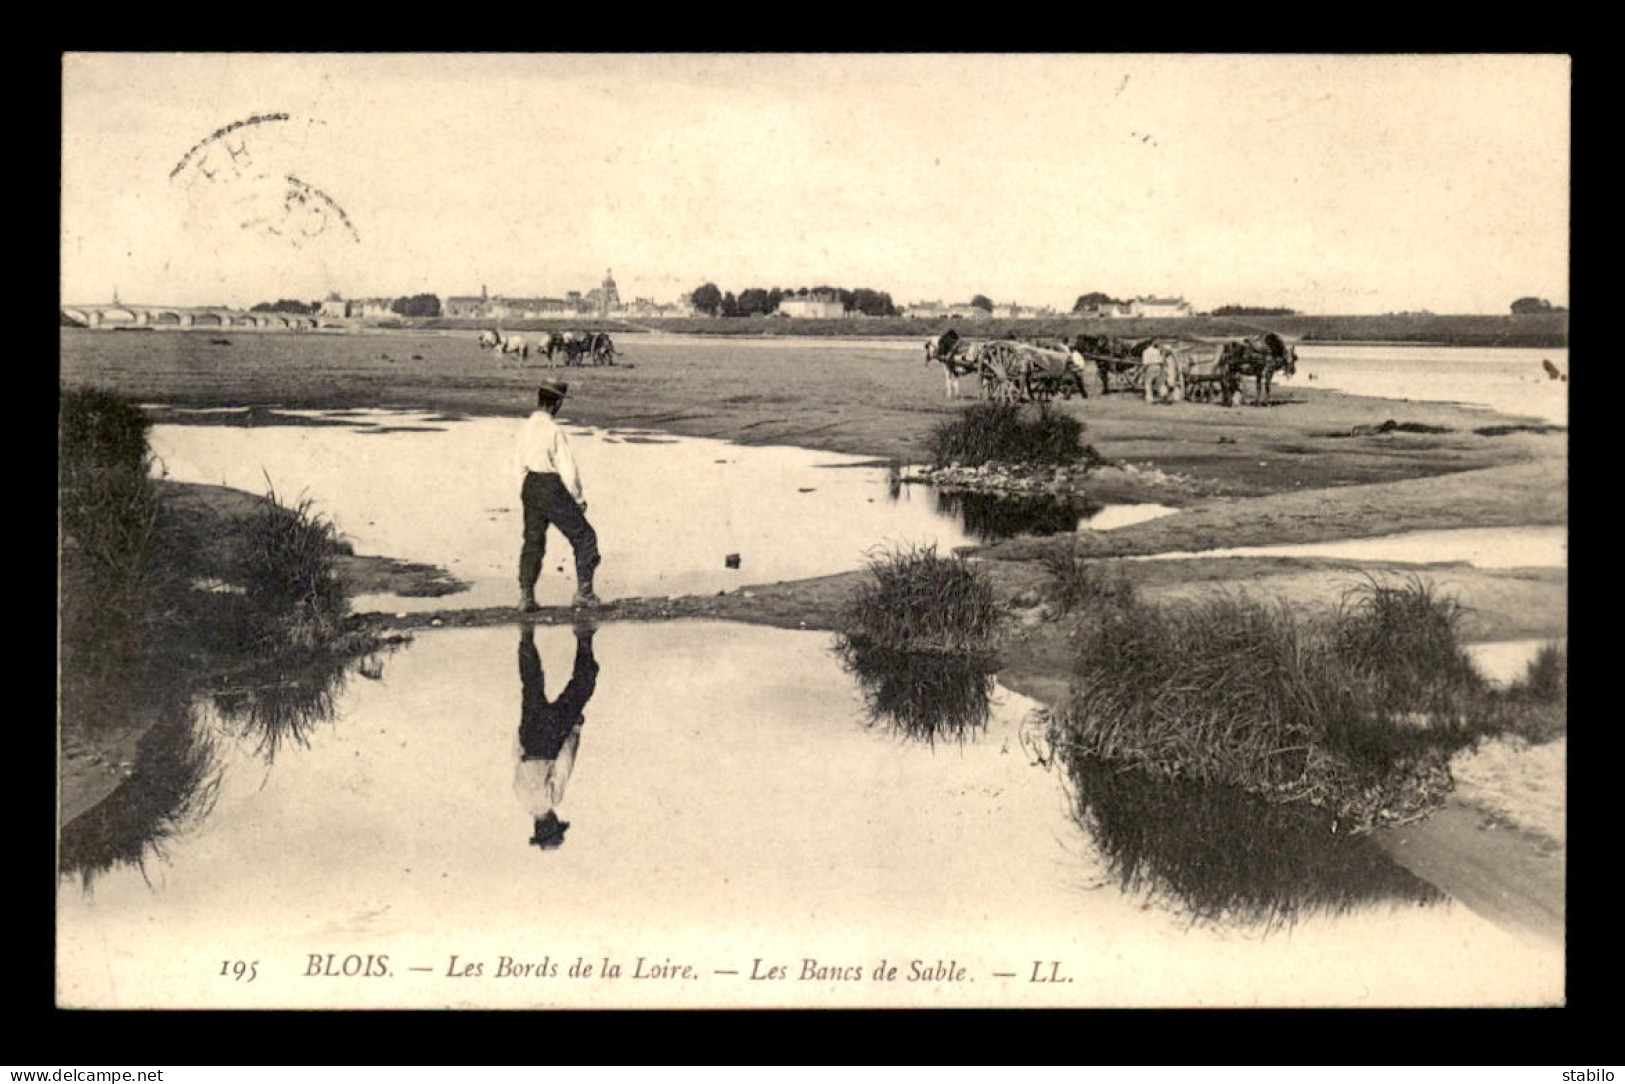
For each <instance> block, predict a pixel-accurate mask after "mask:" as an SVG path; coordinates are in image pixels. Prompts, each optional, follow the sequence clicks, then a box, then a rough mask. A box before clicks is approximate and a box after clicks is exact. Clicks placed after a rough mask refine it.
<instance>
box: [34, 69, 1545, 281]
mask: <svg viewBox="0 0 1625 1084" xmlns="http://www.w3.org/2000/svg"><path fill="white" fill-rule="evenodd" d="M1569 77H1570V67H1569V60H1568V58H1566V57H1562V56H1461V57H1454V56H1442V57H1408V56H1393V57H1354V56H1158V55H1064V56H1030V55H1022V56H1000V55H986V56H976V55H952V56H931V55H925V56H902V55H858V56H840V55H746V56H739V55H626V56H579V55H550V54H540V55H511V54H502V55H491V56H480V55H467V54H457V55H445V56H438V55H405V54H394V55H334V54H323V55H311V56H286V55H283V56H261V55H253V54H243V55H222V54H70V55H68V56H66V57H64V59H63V140H62V299H63V301H64V302H70V303H71V302H93V301H104V300H108V299H110V297H111V295H112V292H113V289H114V288H115V286H116V287H117V289H118V291H119V293H120V295H121V296H122V297H123V298H124V299H125V300H129V301H144V302H154V303H156V302H166V303H172V304H216V303H218V304H232V305H244V306H246V305H249V304H252V303H254V302H256V301H262V300H274V299H276V298H280V297H291V298H300V299H307V300H308V299H312V298H317V297H322V296H325V295H326V294H327V293H328V292H329V291H337V292H338V293H340V294H341V295H343V296H346V297H360V296H398V295H401V294H412V293H420V292H429V293H436V294H439V295H441V296H442V297H445V296H446V295H449V294H466V293H478V292H479V288H480V286H481V285H482V284H483V285H485V286H487V287H488V288H489V289H490V291H491V292H492V293H502V294H509V295H525V296H536V295H540V296H562V295H563V293H564V292H565V291H567V290H571V289H579V290H583V291H585V290H587V289H590V288H591V287H593V286H595V285H597V283H598V282H599V280H600V279H601V278H602V277H603V274H604V271H605V269H606V268H613V269H614V273H615V278H616V281H617V283H618V284H619V287H620V292H621V295H622V297H623V298H626V299H631V298H633V297H640V296H641V297H652V298H654V299H656V300H662V301H668V300H674V299H675V298H676V297H677V296H678V295H679V294H681V293H683V292H685V291H687V290H690V289H692V288H694V287H695V286H697V285H699V284H701V283H703V282H706V281H713V282H715V283H717V285H718V286H720V287H721V288H722V289H724V290H733V291H735V292H737V291H739V290H742V289H744V288H747V287H750V286H763V287H771V286H787V287H794V286H803V285H806V286H811V285H817V284H820V283H828V284H832V285H840V286H847V287H858V286H868V287H872V288H874V289H879V290H885V291H888V292H890V293H891V295H892V298H893V299H894V300H895V301H897V302H898V303H899V304H905V303H907V302H910V301H915V300H921V299H927V300H935V299H941V300H945V301H966V300H969V298H970V297H971V296H972V295H973V294H976V293H982V294H986V295H987V296H989V297H991V298H993V299H994V300H995V301H1019V302H1022V303H1024V304H1049V305H1055V306H1057V307H1061V308H1070V307H1071V305H1072V302H1073V300H1074V299H1075V298H1076V297H1077V296H1078V295H1079V294H1081V293H1085V292H1088V291H1092V290H1103V291H1106V292H1108V293H1111V294H1113V295H1115V296H1119V297H1130V296H1135V295H1139V294H1158V295H1168V294H1176V295H1181V296H1184V297H1185V298H1187V299H1188V300H1189V301H1191V302H1192V303H1193V304H1194V305H1196V307H1197V308H1198V309H1206V308H1211V307H1214V306H1217V305H1223V304H1226V303H1232V302H1235V303H1244V304H1281V305H1288V306H1291V307H1293V308H1297V309H1301V310H1304V311H1310V312H1350V313H1353V312H1386V311H1392V310H1400V309H1430V310H1432V311H1434V312H1505V311H1507V306H1508V305H1509V304H1510V303H1511V301H1512V300H1513V299H1514V298H1516V297H1520V296H1523V295H1526V294H1533V295H1536V296H1539V297H1545V298H1548V299H1549V300H1551V301H1552V302H1553V303H1555V304H1566V303H1567V300H1568V260H1569V249H1568V228H1569V227H1568V218H1569V195H1568V188H1569V95H1570V82H1569ZM284 116H285V118H286V119H282V118H283V117H284ZM256 117H260V118H265V117H270V118H275V119H264V120H259V121H256V122H254V123H241V122H245V121H249V120H250V119H251V118H256ZM233 124H239V125H240V126H239V127H236V128H234V129H232V130H230V131H228V132H227V133H226V134H224V135H223V136H221V137H220V138H217V139H214V140H212V141H208V142H204V141H207V140H209V137H210V136H211V134H212V133H215V132H217V131H219V130H221V129H224V128H227V127H228V126H230V125H233ZM200 143H202V144H203V145H202V146H199V144H200Z"/></svg>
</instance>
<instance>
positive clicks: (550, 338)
mask: <svg viewBox="0 0 1625 1084" xmlns="http://www.w3.org/2000/svg"><path fill="white" fill-rule="evenodd" d="M479 343H480V349H482V350H490V351H491V352H493V353H495V354H497V355H498V356H503V355H507V354H518V355H519V360H520V362H521V364H522V363H524V362H525V361H528V360H529V359H530V352H531V343H530V342H529V341H527V340H526V338H525V337H524V336H523V335H512V334H509V333H507V332H504V331H499V330H496V329H494V328H492V329H489V330H486V331H482V332H480V338H479ZM535 349H536V352H537V353H539V354H545V355H546V356H547V363H548V365H549V366H552V365H553V364H554V360H555V358H557V357H558V356H559V355H563V358H564V364H565V365H571V366H575V365H614V364H615V341H614V340H613V339H611V338H610V337H609V333H608V332H605V331H554V332H550V333H549V334H548V335H547V336H545V337H539V338H538V339H537V340H536V343H535Z"/></svg>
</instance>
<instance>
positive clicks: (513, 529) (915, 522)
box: [152, 410, 1160, 611]
mask: <svg viewBox="0 0 1625 1084" xmlns="http://www.w3.org/2000/svg"><path fill="white" fill-rule="evenodd" d="M278 414H282V415H287V416H289V417H291V418H294V419H297V420H298V421H299V422H300V423H302V424H285V425H269V426H267V425H258V426H253V427H243V426H223V425H209V424H202V425H199V424H188V425H172V424H161V425H157V426H155V427H154V428H153V430H152V447H153V451H154V453H155V454H156V456H157V458H158V462H159V464H160V466H161V468H162V469H163V470H164V471H166V472H167V474H168V476H169V477H171V478H173V479H175V480H177V481H185V482H200V483H211V484H221V485H227V486H232V487H234V488H239V489H245V490H248V491H250V492H255V493H263V492H265V491H266V488H267V479H269V482H270V484H271V486H273V487H274V488H275V490H276V492H277V494H278V495H279V497H281V498H282V499H283V500H284V501H291V500H296V499H298V498H299V497H300V496H301V495H308V496H310V497H312V498H313V499H314V500H315V502H316V505H315V507H316V508H317V510H319V511H321V512H322V513H324V514H325V515H326V516H328V517H329V518H330V519H332V520H333V521H334V522H335V523H336V524H337V525H338V527H339V529H340V530H341V531H342V532H344V534H345V535H346V536H347V537H349V538H350V539H351V541H352V542H353V544H354V546H355V550H356V552H357V553H362V554H377V555H383V556H388V557H396V558H401V559H405V560H412V561H422V562H428V563H431V564H435V565H439V566H440V567H443V568H446V569H448V570H449V571H450V572H451V574H452V575H453V576H455V577H457V578H458V579H459V580H462V581H465V582H467V583H469V584H470V588H469V590H468V591H466V592H461V593H459V594H457V595H454V596H451V597H450V598H440V599H435V598H428V599H422V598H419V599H411V598H400V597H398V596H392V595H366V596H361V597H359V598H357V599H355V600H354V608H355V609H356V610H358V611H366V610H376V609H386V610H423V609H441V608H444V607H445V606H447V605H451V606H456V607H477V606H492V605H509V604H511V603H512V602H513V601H514V599H515V597H516V594H517V578H518V569H517V566H518V554H519V543H520V534H521V522H522V517H521V512H520V507H519V494H518V489H519V481H518V478H517V477H516V476H515V475H514V473H513V469H512V467H511V455H512V444H513V440H514V435H515V433H516V431H517V429H518V426H519V421H518V420H517V419H503V418H456V417H450V416H447V415H442V414H424V413H405V412H399V411H387V410H351V411H316V410H306V411H279V412H278ZM565 428H566V431H567V432H568V433H569V434H570V441H571V449H572V451H573V452H574V454H575V456H576V458H577V461H578V463H579V464H580V468H581V474H582V480H583V485H584V489H585V493H586V498H587V502H588V518H589V519H590V520H591V521H592V523H593V526H594V528H595V529H596V530H597V532H598V537H599V548H600V550H601V552H602V554H603V565H602V567H601V568H600V569H599V574H598V582H597V588H598V593H599V594H600V596H602V597H604V598H606V599H614V598H622V597H629V596H671V595H691V594H713V593H715V592H717V591H722V590H730V589H733V588H737V587H740V586H744V585H747V584H755V583H773V582H778V581H782V580H795V579H803V578H807V577H812V576H821V575H828V574H831V573H836V572H845V571H848V570H851V569H854V568H861V567H862V566H863V565H864V563H865V561H866V560H867V557H868V554H869V553H870V552H871V551H873V550H874V549H875V548H876V547H890V546H909V545H935V546H937V547H938V549H939V551H941V552H944V553H946V552H948V551H949V550H951V549H953V548H954V547H957V546H962V545H969V544H974V543H978V542H984V541H990V540H993V539H995V538H1001V537H1009V536H1011V535H1014V534H1017V533H1021V532H1023V531H1027V530H1038V531H1040V532H1046V531H1047V532H1053V531H1055V530H1071V529H1073V528H1074V527H1076V526H1078V525H1079V524H1080V523H1082V524H1085V525H1094V524H1095V522H1096V520H1097V519H1098V520H1099V521H1100V524H1101V525H1102V527H1104V525H1105V524H1107V523H1111V522H1113V521H1114V520H1115V521H1116V522H1117V523H1119V524H1120V523H1123V522H1128V521H1130V520H1132V519H1133V518H1134V516H1135V515H1136V514H1137V513H1138V514H1141V515H1143V514H1146V513H1144V512H1143V511H1139V510H1140V509H1142V508H1148V507H1151V506H1124V505H1117V506H1102V505H1098V504H1094V505H1090V504H1084V503H1075V502H1068V503H1067V504H1066V506H1065V507H1061V508H1054V507H1048V506H1046V507H1044V508H1041V509H1037V510H1036V511H1035V510H1032V509H1027V510H1025V511H1024V512H1023V513H1022V514H1000V515H996V516H989V515H986V514H982V515H979V516H978V515H974V514H973V513H969V512H967V510H966V506H964V505H963V504H955V503H951V502H949V501H946V500H944V499H942V498H941V496H940V495H938V494H935V493H933V492H920V490H921V489H922V487H918V486H898V485H896V484H895V482H894V481H893V480H892V479H890V478H889V477H888V472H887V471H886V470H885V469H884V468H882V467H877V466H874V465H872V464H873V460H868V459H862V458H860V457H856V456H847V455H836V454H833V453H826V452H814V451H808V450H806V449H802V448H792V447H776V446H766V447H757V446H749V447H747V446H741V445H736V444H730V443H727V442H724V441H718V440H704V439H699V438H690V437H671V436H664V435H661V434H658V433H653V432H651V431H648V430H642V429H603V430H599V429H589V428H582V427H579V426H573V425H570V424H568V423H566V425H565ZM866 464H867V465H866ZM1005 503H1006V504H1007V505H1011V506H1013V505H1015V504H1019V503H1020V502H1005ZM1156 511H1160V509H1154V510H1153V513H1152V514H1155V512H1156ZM1057 517H1058V518H1057ZM731 554H738V555H739V567H738V568H729V567H727V560H726V559H727V557H728V556H729V555H731ZM574 587H575V583H574V565H573V562H572V561H571V559H570V550H569V545H568V543H567V542H565V540H564V539H563V537H562V536H561V535H559V534H558V532H557V531H550V532H549V534H548V558H547V561H546V563H545V566H544V569H543V576H542V582H541V584H540V585H539V589H538V597H539V599H540V600H541V601H542V602H543V603H545V604H562V603H564V602H566V601H567V600H568V599H569V597H570V594H571V593H572V592H573V590H574Z"/></svg>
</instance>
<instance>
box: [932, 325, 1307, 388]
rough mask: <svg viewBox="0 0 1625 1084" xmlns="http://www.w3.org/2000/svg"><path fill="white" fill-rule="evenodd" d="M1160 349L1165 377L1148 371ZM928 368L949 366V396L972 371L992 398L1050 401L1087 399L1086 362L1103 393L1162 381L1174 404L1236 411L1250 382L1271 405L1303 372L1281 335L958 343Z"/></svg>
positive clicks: (940, 351) (937, 351)
mask: <svg viewBox="0 0 1625 1084" xmlns="http://www.w3.org/2000/svg"><path fill="white" fill-rule="evenodd" d="M1152 345H1155V346H1156V347H1157V349H1158V352H1159V353H1160V354H1161V356H1162V361H1161V362H1160V363H1158V364H1160V365H1161V366H1162V367H1163V371H1162V372H1161V373H1160V374H1158V373H1154V372H1148V366H1147V360H1146V351H1147V350H1148V349H1149V348H1150V347H1151V346H1152ZM925 362H926V364H927V365H931V364H933V363H935V364H938V365H941V366H942V368H943V372H944V374H945V377H946V387H947V395H948V397H949V398H958V397H959V380H960V378H961V377H963V376H967V375H969V374H972V373H974V374H976V375H977V377H978V379H979V385H980V392H981V395H982V398H984V399H996V400H1004V401H1011V402H1028V401H1038V402H1045V401H1048V400H1049V399H1053V398H1054V397H1055V396H1056V395H1057V394H1059V395H1064V396H1067V397H1070V396H1071V395H1072V394H1073V393H1074V392H1076V393H1077V394H1078V395H1080V396H1082V397H1085V398H1087V397H1088V394H1089V392H1088V389H1087V388H1086V387H1085V385H1084V380H1083V373H1084V363H1085V362H1092V363H1093V364H1094V367H1095V372H1096V374H1097V375H1098V376H1099V379H1100V388H1101V394H1103V395H1106V394H1110V393H1111V391H1112V380H1113V378H1114V377H1116V378H1117V382H1118V387H1119V389H1120V390H1143V389H1144V388H1145V387H1146V384H1147V382H1148V381H1152V380H1155V379H1159V378H1160V382H1161V383H1162V385H1163V386H1164V387H1165V388H1166V389H1168V393H1169V394H1170V396H1171V397H1173V398H1176V399H1178V398H1185V399H1191V400H1193V401H1196V402H1209V401H1213V400H1215V399H1216V400H1218V401H1220V402H1223V403H1224V405H1226V406H1233V405H1235V404H1236V403H1237V402H1239V401H1240V399H1241V396H1242V381H1243V380H1244V379H1245V378H1247V377H1252V378H1253V381H1254V394H1253V402H1254V404H1255V405H1259V406H1264V405H1268V404H1269V403H1270V401H1271V384H1272V382H1273V381H1274V379H1275V376H1276V374H1277V373H1279V374H1281V375H1282V376H1285V377H1291V376H1293V375H1294V374H1295V373H1296V372H1297V363H1298V354H1297V350H1296V348H1295V347H1293V346H1292V345H1290V344H1289V343H1287V342H1286V341H1285V340H1283V339H1282V338H1281V337H1280V336H1279V335H1277V334H1275V333H1273V332H1265V333H1263V334H1259V335H1253V336H1250V337H1248V338H1244V339H1224V340H1193V339H1175V338H1147V339H1122V338H1118V337H1116V336H1110V335H1079V336H1077V337H1076V338H1075V339H1073V340H1072V341H1071V342H1041V343H1018V342H1015V341H1013V340H998V341H994V342H985V343H968V342H965V341H963V340H956V341H951V342H950V344H949V348H948V349H946V350H944V348H943V345H942V341H941V340H937V339H931V340H928V341H927V342H926V344H925ZM1153 368H1154V366H1153Z"/></svg>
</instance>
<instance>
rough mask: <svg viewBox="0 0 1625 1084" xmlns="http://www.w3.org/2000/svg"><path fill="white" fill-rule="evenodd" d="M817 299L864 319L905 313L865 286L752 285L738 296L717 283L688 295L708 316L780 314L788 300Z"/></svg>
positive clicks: (709, 283) (697, 307) (888, 299)
mask: <svg viewBox="0 0 1625 1084" xmlns="http://www.w3.org/2000/svg"><path fill="white" fill-rule="evenodd" d="M814 296H816V297H830V298H839V299H840V302H841V309H842V311H844V312H859V313H862V314H863V315H865V316H898V315H901V313H902V310H901V309H899V308H898V307H897V306H896V305H895V304H894V303H893V302H892V298H891V294H889V293H887V292H885V291H884V290H871V289H869V288H868V287H864V286H860V287H858V288H857V289H855V290H848V289H846V288H844V287H839V286H812V287H807V286H798V287H795V288H793V289H792V288H789V287H779V286H774V287H772V288H771V289H766V288H763V287H760V286H752V287H750V288H749V289H746V290H741V291H739V293H738V294H737V295H736V294H734V292H733V291H732V290H729V291H726V292H724V291H723V290H721V289H719V288H718V287H717V284H716V283H714V282H708V283H706V284H705V285H704V286H700V287H698V288H697V289H695V291H694V292H693V293H692V294H690V295H689V300H690V302H692V304H693V305H694V308H695V310H696V311H697V312H703V313H705V314H706V315H708V316H767V315H769V314H771V313H774V312H777V311H778V309H779V303H780V302H782V301H784V300H786V299H787V298H797V297H814Z"/></svg>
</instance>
